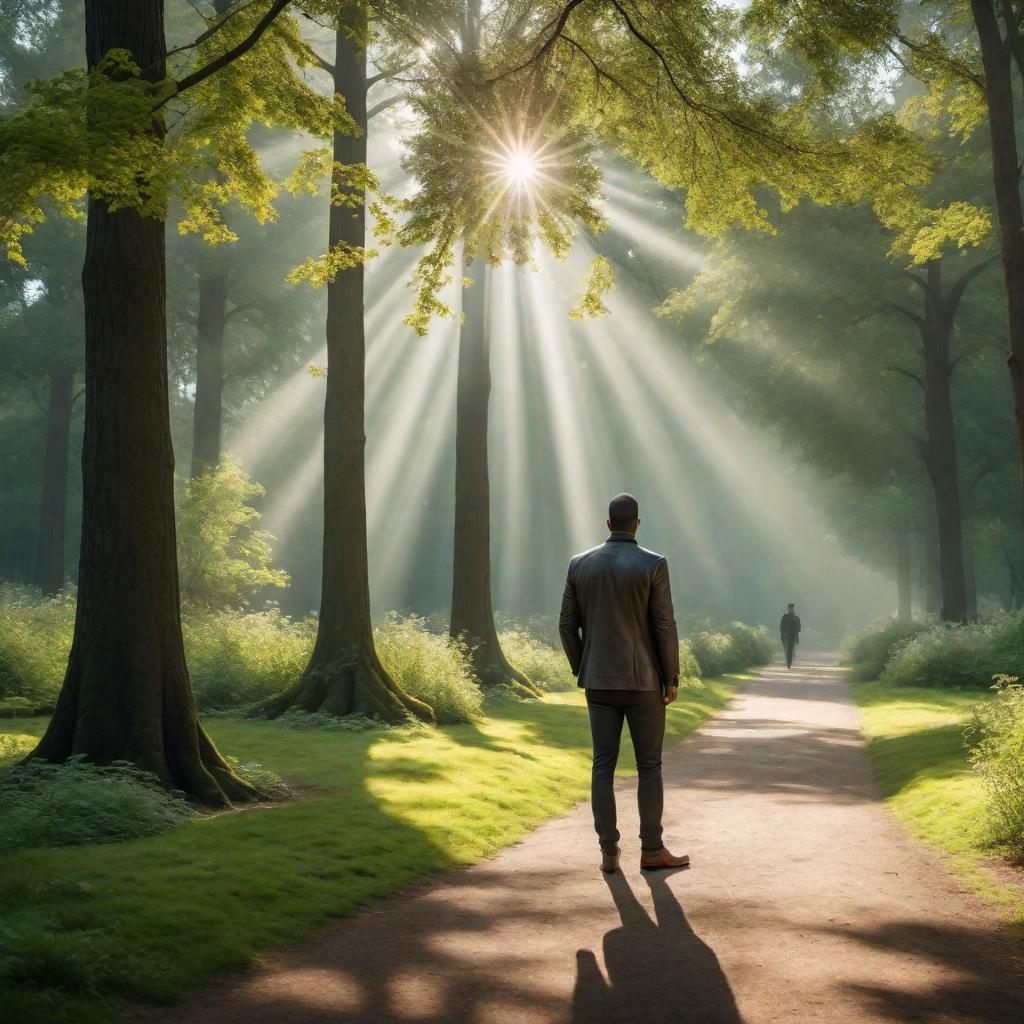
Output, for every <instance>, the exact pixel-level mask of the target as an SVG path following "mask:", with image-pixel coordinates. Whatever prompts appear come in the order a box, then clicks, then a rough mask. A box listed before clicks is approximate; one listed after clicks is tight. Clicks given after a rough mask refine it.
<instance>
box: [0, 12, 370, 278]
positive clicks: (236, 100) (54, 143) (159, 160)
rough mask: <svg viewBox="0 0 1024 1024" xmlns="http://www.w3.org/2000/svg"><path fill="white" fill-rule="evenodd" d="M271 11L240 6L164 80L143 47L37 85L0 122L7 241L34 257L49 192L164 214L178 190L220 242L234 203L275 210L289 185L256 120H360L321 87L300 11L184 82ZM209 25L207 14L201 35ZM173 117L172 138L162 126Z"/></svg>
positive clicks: (226, 236) (59, 200) (316, 128)
mask: <svg viewBox="0 0 1024 1024" xmlns="http://www.w3.org/2000/svg"><path fill="white" fill-rule="evenodd" d="M265 13H266V7H265V5H264V4H259V3H254V4H249V5H246V6H244V7H242V8H239V9H238V10H235V11H232V13H231V17H230V18H229V19H226V20H224V21H223V22H222V23H221V24H220V25H219V27H218V29H217V31H215V32H206V33H204V35H205V39H204V40H203V42H201V43H200V44H199V45H198V46H196V47H185V48H182V50H181V51H180V53H179V54H178V55H177V57H176V58H172V60H171V61H170V64H169V68H168V74H169V76H171V77H168V78H166V79H164V80H163V81H158V82H149V81H147V80H145V79H143V78H142V77H141V73H140V68H139V67H138V65H137V64H135V63H134V62H133V60H132V59H131V54H130V53H128V51H126V50H118V49H114V50H111V51H110V52H109V53H107V54H106V56H105V57H104V58H103V60H102V61H101V62H100V64H99V65H98V66H97V67H96V68H95V69H93V71H91V72H90V73H88V74H86V73H84V72H81V71H69V72H65V73H63V74H61V75H59V76H57V77H55V78H53V79H50V80H49V81H45V82H39V83H36V84H34V85H33V86H32V87H31V88H30V89H29V90H28V94H27V98H26V101H25V102H24V103H23V104H22V105H21V107H20V108H19V109H18V110H17V111H15V112H14V113H12V114H11V115H10V116H8V117H5V118H3V119H2V120H0V245H2V246H4V247H6V249H7V254H8V256H9V257H10V258H12V259H14V260H16V261H18V262H23V255H22V251H21V246H20V241H21V238H22V236H23V235H24V234H25V233H26V232H28V231H31V229H32V227H33V225H34V224H37V223H39V222H40V221H41V220H42V219H43V212H42V203H43V202H44V201H45V200H46V199H47V198H49V199H50V200H52V201H53V203H54V204H55V205H56V207H57V208H58V209H59V210H60V211H61V212H63V213H65V214H67V215H70V216H76V215H79V213H78V210H77V201H78V200H79V199H80V198H81V197H82V196H83V195H84V194H85V192H86V191H87V190H88V191H89V192H90V194H91V195H92V196H93V197H95V198H101V199H104V200H106V201H107V202H108V203H109V204H110V206H111V207H112V208H113V209H121V208H126V207H128V208H133V209H137V210H139V211H140V212H142V213H143V214H146V215H148V216H155V217H161V218H162V217H164V216H166V212H167V205H168V201H169V199H170V197H171V196H172V195H177V196H178V198H179V199H180V200H181V202H182V204H183V207H184V215H183V217H182V219H181V223H180V230H181V231H182V232H198V233H200V234H202V235H203V237H204V238H205V239H206V240H207V241H208V242H211V243H218V242H225V241H230V240H232V239H234V237H235V235H234V232H233V231H232V230H231V229H230V227H229V226H228V225H227V224H226V223H225V222H224V219H223V210H224V209H225V207H226V206H227V205H228V204H229V203H235V204H237V205H238V206H240V207H241V208H243V209H245V210H247V211H248V212H249V213H251V214H252V215H253V216H254V217H256V219H257V220H259V221H261V222H262V221H265V220H268V219H271V218H272V217H273V214H274V211H273V207H272V201H273V199H274V197H275V195H276V193H277V186H276V184H275V183H274V182H273V181H272V180H271V178H270V177H269V176H268V175H267V174H266V173H265V171H264V170H263V168H262V167H261V165H260V161H259V158H258V156H257V154H256V151H255V149H254V148H253V147H252V145H251V144H250V141H249V138H248V132H249V129H250V128H251V126H252V125H253V124H254V123H260V124H264V125H267V126H275V127H284V128H291V129H298V130H303V131H306V132H309V133H310V134H312V135H313V136H314V137H318V138H326V137H328V136H329V135H330V133H331V131H332V130H334V129H337V130H339V131H352V130H354V125H353V123H352V120H351V118H350V117H349V116H348V115H347V113H346V112H345V109H344V103H343V101H342V100H341V99H340V98H336V97H326V96H323V95H321V94H320V93H319V92H317V91H316V90H315V89H314V88H312V87H311V86H310V84H309V83H308V82H307V81H306V79H305V77H304V76H303V74H302V69H303V68H306V67H309V66H310V65H312V64H313V63H314V57H313V54H312V51H311V50H310V48H309V45H308V44H307V42H306V41H305V39H304V38H303V34H302V31H301V28H300V26H299V23H298V21H297V20H296V19H295V18H292V17H291V16H290V15H289V14H288V13H287V12H285V13H282V14H279V15H278V17H277V18H276V19H275V21H274V23H273V25H272V26H271V27H270V28H269V30H268V31H266V32H265V33H264V35H263V36H262V37H261V39H260V41H259V42H258V43H257V44H256V45H255V46H254V47H253V48H252V49H251V50H249V51H248V52H247V53H246V54H245V55H244V56H242V57H241V58H239V59H236V60H235V61H233V62H231V63H230V64H228V65H227V66H226V67H224V68H222V69H221V70H220V71H218V73H217V74H215V75H212V76H210V77H208V78H206V79H204V80H203V81H202V82H200V83H199V84H197V85H196V86H195V87H194V89H193V91H192V92H191V93H188V94H186V97H185V98H184V99H182V100H179V99H178V98H177V94H178V86H177V82H178V81H180V80H182V79H184V78H185V77H186V75H187V74H188V73H189V72H190V71H194V70H196V69H197V68H200V67H203V66H205V65H206V64H208V63H209V62H210V61H212V60H214V59H215V58H217V57H218V56H220V55H221V54H223V53H224V52H225V51H226V50H228V49H230V48H231V47H233V46H235V45H236V44H237V43H239V42H240V41H241V40H243V39H244V38H245V37H246V36H248V35H249V33H250V32H251V31H252V29H253V28H254V27H255V25H256V23H257V22H258V20H259V19H260V18H261V17H262V16H263V15H264V14H265ZM207 25H208V22H206V21H198V20H197V24H196V35H197V36H199V34H200V33H201V32H202V30H203V29H205V28H207ZM182 60H184V63H181V61H182ZM168 112H169V113H170V115H171V116H170V117H166V115H167V113H168ZM165 118H166V120H164V119H165ZM161 122H163V123H162V127H164V128H166V135H165V136H164V137H161V134H160V133H158V132H154V131H153V130H152V128H153V125H154V123H161Z"/></svg>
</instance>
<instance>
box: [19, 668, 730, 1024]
mask: <svg viewBox="0 0 1024 1024" xmlns="http://www.w3.org/2000/svg"><path fill="white" fill-rule="evenodd" d="M731 692H732V687H731V685H730V684H729V683H726V682H717V681H710V682H707V683H705V684H704V685H703V686H702V687H694V688H684V689H683V690H682V692H681V695H680V699H679V701H678V702H677V703H676V704H675V705H673V707H672V708H671V709H670V713H669V716H668V735H667V737H666V739H667V742H671V741H672V740H675V739H679V738H680V737H682V736H684V735H685V734H687V733H688V732H691V731H692V730H693V729H694V728H696V726H697V725H699V724H700V723H701V722H702V721H704V720H705V719H707V718H709V717H710V716H711V715H712V714H714V713H715V711H717V710H718V709H719V708H721V707H722V706H723V705H724V704H725V703H726V702H727V700H728V698H729V695H730V694H731ZM44 725H45V721H44V720H43V719H21V720H15V721H8V722H4V723H0V752H3V751H6V752H7V753H8V756H9V757H13V756H14V753H15V752H16V751H17V750H18V749H19V747H24V745H26V744H27V743H29V742H30V740H29V737H31V736H37V735H39V733H40V732H41V731H42V729H43V727H44ZM209 727H210V730H211V732H212V733H213V735H214V738H215V740H216V742H217V744H218V745H219V747H220V748H221V750H223V751H225V752H226V753H230V754H232V755H234V756H236V757H239V758H240V759H241V760H242V761H243V762H248V761H256V762H259V763H260V764H263V765H264V766H266V767H267V768H270V769H272V770H273V771H275V772H277V773H278V774H280V775H282V776H284V777H285V778H286V779H287V780H288V781H289V782H291V783H292V784H293V785H294V786H296V787H297V788H299V789H300V791H301V792H302V794H303V797H302V799H299V800H295V801H292V802H289V803H286V804H280V805H276V806H268V807H261V808H255V809H252V810H245V811H242V812H239V813H228V814H221V815H215V816H210V817H205V818H202V819H199V820H197V821H194V822H191V823H189V824H187V825H185V826H183V827H181V828H179V829H177V830H175V831H173V832H169V833H166V834H164V835H160V836H155V837H152V838H147V839H139V840H133V841H130V842H126V843H122V844H119V845H111V846H88V847H74V848H65V849H50V850H33V851H26V852H24V853H19V854H16V855H13V856H9V857H7V858H6V863H5V864H4V870H3V872H2V875H0V915H2V918H3V927H2V928H0V979H6V980H5V981H3V982H0V1019H2V1020H9V1021H18V1022H19V1024H36V1022H46V1024H62V1022H71V1021H74V1022H75V1024H93V1022H96V1024H98V1022H101V1021H102V1022H106V1021H109V1020H110V1019H111V1010H110V1001H111V999H112V998H116V997H127V998H130V999H142V1000H156V1001H173V1000H176V999H179V998H181V997H182V996H183V995H184V994H185V993H187V991H188V990H189V989H191V988H193V987H194V986H195V985H197V984H198V983H200V982H202V981H203V980H205V979H207V978H209V977H210V976H211V975H212V974H214V973H215V972H217V971H221V970H224V969H226V968H230V967H239V966H242V965H244V964H247V963H250V962H251V961H252V960H253V958H254V956H255V955H256V954H257V953H258V952H259V951H260V950H263V949H267V948H268V947H270V946H273V945H277V944H282V943H287V942H295V941H298V940H301V939H302V938H303V937H305V936H307V935H309V933H310V932H312V931H313V930H314V929H316V928H317V927H319V926H321V925H324V924H326V923H327V922H328V921H330V920H332V919H334V918H338V917H343V916H346V915H349V914H352V913H354V912H356V911H357V910H358V909H359V908H360V907H363V906H365V905H366V904H368V903H369V902H371V901H372V900H374V899H378V898H380V897H382V896H384V895H386V894H388V893H390V892H393V891H394V890H395V889H396V888H399V887H400V886H402V885H405V884H407V883H409V882H411V881H413V880H414V879H416V878H419V877H421V876H422V875H424V874H426V873H428V872H432V871H438V870H441V869H443V868H448V867H451V866H453V865H459V864H468V863H472V862H475V861H478V860H481V859H482V858H485V857H487V856H488V855H490V854H492V853H494V852H495V851H496V850H498V849H499V848H501V847H503V846H506V845H508V844H509V843H512V842H515V841H516V840H517V839H519V838H521V837H522V836H523V835H524V834H526V833H527V832H528V831H530V830H531V829H533V828H534V827H536V826H537V825H538V824H540V823H541V822H542V821H544V820H545V819H547V818H550V817H552V816H554V815H557V814H560V813H562V812H563V811H566V810H567V809H569V808H570V807H571V806H572V805H573V804H575V803H576V802H578V801H579V800H581V799H582V798H583V797H584V796H585V795H586V792H587V788H588V784H589V775H590V773H589V756H590V738H589V730H588V725H587V717H586V707H585V704H584V701H583V697H582V694H581V693H580V692H578V691H576V692H573V693H561V694H554V695H550V696H548V697H546V698H544V699H543V700H542V701H531V702H528V703H524V704H516V705H510V706H507V707H504V708H501V709H498V710H496V711H495V712H494V713H493V714H492V715H491V716H490V717H489V718H487V719H485V720H483V721H480V722H478V723H475V724H472V725H455V726H446V727H442V728H436V729H419V730H415V731H410V732H405V731H399V732H379V731H371V732H362V733H350V732H333V731H330V732H328V731H316V730H302V731H298V730H290V729H286V728H284V727H282V726H281V725H279V724H276V723H271V722H252V721H236V720H229V719H221V720H213V721H211V722H210V723H209ZM628 748H629V744H628V741H626V742H624V744H623V757H622V761H621V769H622V770H623V771H625V772H630V771H635V764H634V762H633V756H632V751H631V750H629V749H628ZM595 849H596V846H595Z"/></svg>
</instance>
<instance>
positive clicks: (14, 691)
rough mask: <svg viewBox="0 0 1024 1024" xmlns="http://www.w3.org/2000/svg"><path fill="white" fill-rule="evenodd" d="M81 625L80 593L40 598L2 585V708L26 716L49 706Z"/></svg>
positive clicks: (21, 589)
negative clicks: (77, 600) (77, 615)
mask: <svg viewBox="0 0 1024 1024" xmlns="http://www.w3.org/2000/svg"><path fill="white" fill-rule="evenodd" d="M74 625H75V595H74V593H73V592H66V593H63V594H59V595H57V596H56V597H54V598H51V599H46V598H42V597H40V595H39V593H38V592H37V591H33V590H29V589H27V588H18V587H14V586H11V585H10V584H4V585H3V586H0V708H3V709H5V710H6V711H7V712H8V713H21V714H25V713H28V712H31V711H34V710H37V709H38V708H41V707H42V708H48V707H51V706H52V705H53V702H54V701H55V700H56V696H57V691H58V690H59V689H60V684H61V681H62V680H63V678H64V668H65V666H66V664H67V658H68V651H69V650H70V649H71V634H72V631H73V629H74Z"/></svg>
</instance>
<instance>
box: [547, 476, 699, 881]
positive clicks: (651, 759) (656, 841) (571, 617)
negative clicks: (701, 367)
mask: <svg viewBox="0 0 1024 1024" xmlns="http://www.w3.org/2000/svg"><path fill="white" fill-rule="evenodd" d="M639 526H640V508H639V506H638V505H637V500H636V498H634V497H633V496H632V495H631V494H619V495H616V496H615V497H614V498H612V500H611V504H610V505H609V506H608V529H609V530H610V531H611V533H610V534H609V535H608V539H607V540H606V541H605V542H604V543H603V544H601V545H599V546H598V547H596V548H591V549H590V550H589V551H584V552H583V554H580V555H576V557H575V558H573V559H572V561H570V562H569V573H568V575H567V577H566V580H565V592H564V594H563V595H562V612H561V615H560V617H559V621H558V631H559V633H560V634H561V637H562V646H563V647H564V648H565V654H566V657H567V658H568V659H569V665H570V666H571V667H572V673H573V675H574V676H577V677H578V680H579V685H580V686H582V687H583V688H584V689H585V691H586V695H587V708H588V710H589V713H590V731H591V735H592V736H593V741H594V767H593V772H592V775H591V804H592V806H593V809H594V828H595V829H596V830H597V835H598V840H599V842H600V844H601V852H602V859H601V870H602V871H606V872H612V871H615V870H616V869H617V868H618V866H619V856H620V853H621V851H620V849H619V845H618V844H619V830H618V827H617V824H616V812H615V787H614V782H615V764H616V762H617V761H618V757H619V742H620V740H621V737H622V723H623V721H625V722H627V723H628V725H629V735H630V738H631V739H632V741H633V750H634V751H635V753H636V763H637V771H638V774H639V783H638V787H637V801H638V803H639V806H640V845H641V854H640V867H641V869H642V870H643V869H655V868H677V867H686V866H687V865H688V864H689V863H690V858H689V857H686V856H683V857H676V856H673V855H672V854H671V853H669V852H668V850H667V849H666V848H665V845H664V844H663V843H662V841H661V831H662V830H661V813H662V805H663V803H664V795H663V789H662V780H661V747H662V742H663V740H664V738H665V708H666V706H667V705H669V704H671V703H672V702H673V701H674V700H675V699H676V697H677V696H678V694H679V636H678V634H677V633H676V620H675V613H674V612H673V610H672V592H671V590H670V588H669V582H668V563H667V562H666V561H665V559H664V558H662V557H661V555H657V554H655V553H654V552H653V551H648V550H646V548H642V547H640V546H639V545H638V544H637V542H636V531H637V528H638V527H639Z"/></svg>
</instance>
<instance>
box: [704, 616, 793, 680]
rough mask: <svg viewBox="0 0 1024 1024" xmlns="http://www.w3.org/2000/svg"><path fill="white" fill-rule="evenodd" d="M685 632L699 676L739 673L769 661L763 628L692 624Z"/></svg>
mask: <svg viewBox="0 0 1024 1024" xmlns="http://www.w3.org/2000/svg"><path fill="white" fill-rule="evenodd" d="M686 633H687V642H688V643H689V646H690V650H691V651H692V652H693V656H694V658H696V660H697V664H698V666H699V667H700V675H701V676H705V677H710V676H720V675H724V674H725V673H726V672H740V671H742V670H743V669H745V668H750V667H751V666H753V665H764V664H766V663H767V662H769V661H771V658H772V652H773V646H772V642H771V640H770V639H769V638H768V634H767V633H766V632H765V630H764V627H763V626H747V625H745V624H744V623H742V622H733V623H731V624H730V625H728V626H725V627H721V628H720V627H716V626H712V625H710V624H709V623H706V622H696V623H693V624H691V625H690V626H689V627H688V628H687V630H686Z"/></svg>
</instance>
